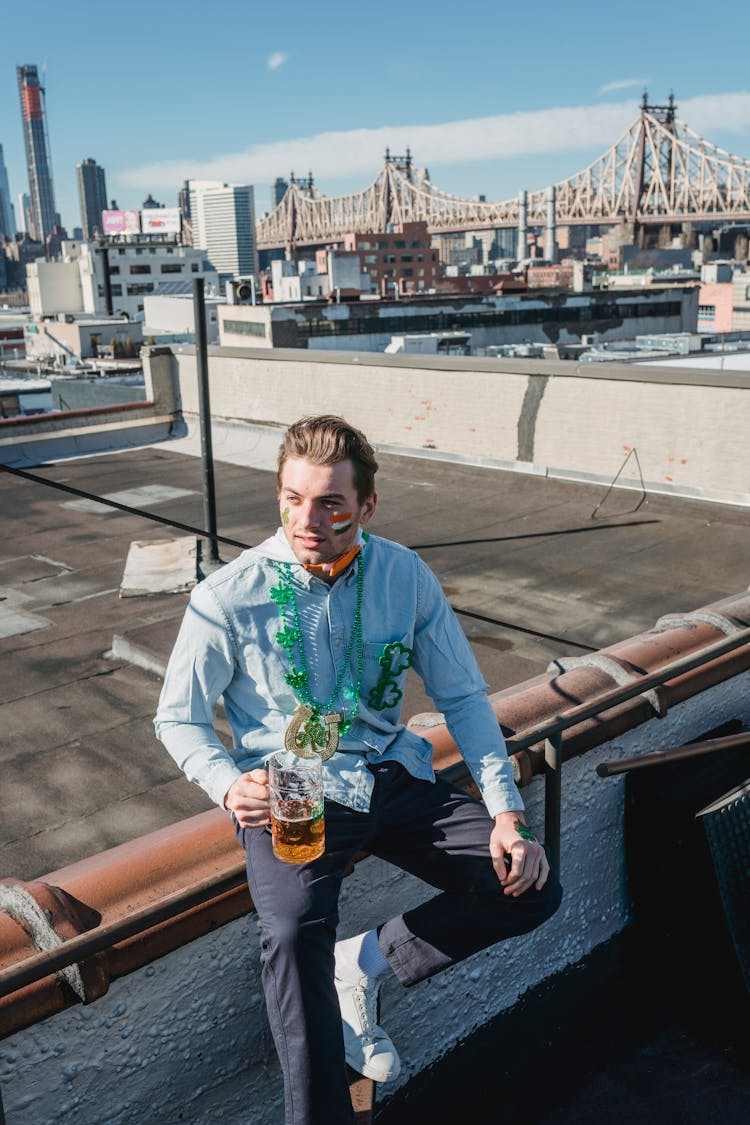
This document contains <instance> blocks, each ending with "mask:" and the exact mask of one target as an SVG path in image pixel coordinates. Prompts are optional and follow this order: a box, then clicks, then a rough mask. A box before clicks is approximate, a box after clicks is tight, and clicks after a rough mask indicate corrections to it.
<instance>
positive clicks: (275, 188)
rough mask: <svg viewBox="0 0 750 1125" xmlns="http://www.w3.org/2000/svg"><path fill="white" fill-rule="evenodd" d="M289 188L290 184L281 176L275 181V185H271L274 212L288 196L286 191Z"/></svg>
mask: <svg viewBox="0 0 750 1125" xmlns="http://www.w3.org/2000/svg"><path fill="white" fill-rule="evenodd" d="M288 187H289V184H288V183H287V181H286V180H285V179H283V178H282V177H281V176H277V177H276V179H275V180H274V181H273V183H272V185H271V210H272V211H273V209H274V207H278V205H279V204H280V203H281V201H282V199H283V198H284V196H285V195H286V189H287V188H288Z"/></svg>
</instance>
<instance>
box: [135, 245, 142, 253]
mask: <svg viewBox="0 0 750 1125" xmlns="http://www.w3.org/2000/svg"><path fill="white" fill-rule="evenodd" d="M135 252H136V254H142V253H143V250H142V248H141V247H140V246H136V248H135Z"/></svg>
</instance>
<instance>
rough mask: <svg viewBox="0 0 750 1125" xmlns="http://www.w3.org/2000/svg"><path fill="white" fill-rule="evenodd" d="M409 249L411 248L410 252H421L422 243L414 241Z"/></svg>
mask: <svg viewBox="0 0 750 1125" xmlns="http://www.w3.org/2000/svg"><path fill="white" fill-rule="evenodd" d="M411 248H412V250H421V249H422V243H421V242H420V241H419V239H418V238H415V239H414V241H413V242H412V244H411Z"/></svg>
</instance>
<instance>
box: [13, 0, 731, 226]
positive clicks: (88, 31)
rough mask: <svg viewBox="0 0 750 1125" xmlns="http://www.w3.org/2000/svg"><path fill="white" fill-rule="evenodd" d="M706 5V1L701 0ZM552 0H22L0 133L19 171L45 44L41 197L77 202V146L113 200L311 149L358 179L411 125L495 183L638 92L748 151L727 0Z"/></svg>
mask: <svg viewBox="0 0 750 1125" xmlns="http://www.w3.org/2000/svg"><path fill="white" fill-rule="evenodd" d="M717 11H719V9H717ZM720 15H721V19H720V21H719V22H717V23H716V25H714V24H712V22H711V19H710V10H709V9H707V8H706V5H705V3H704V2H701V3H698V2H696V0H684V2H683V3H682V4H680V5H660V4H657V3H654V2H653V0H650V2H649V3H645V2H643V0H631V2H630V3H629V4H627V5H620V4H607V3H606V2H602V0H599V2H596V3H595V2H593V0H568V3H566V4H561V3H559V2H557V3H552V2H549V0H536V2H535V3H527V4H519V3H517V2H513V3H510V2H507V0H494V2H493V0H472V2H471V3H467V4H462V3H456V2H453V3H448V2H446V0H430V2H426V0H411V2H410V0H400V2H394V0H378V2H377V3H376V4H361V3H356V0H348V2H345V3H344V2H341V0H327V2H326V0H319V2H318V3H315V2H314V0H306V2H300V0H287V2H285V3H276V4H266V3H263V4H261V3H257V2H255V0H245V2H244V3H239V2H237V0H224V2H219V3H215V4H210V3H206V2H205V0H202V2H201V3H197V2H196V0H180V2H174V0H156V2H154V0H149V2H148V3H147V2H145V0H130V2H129V3H128V4H127V5H122V6H114V7H112V6H107V5H105V4H102V3H101V0H99V2H97V3H94V2H93V0H75V2H74V3H73V4H65V3H60V0H54V2H51V0H33V3H30V4H26V5H20V4H14V5H13V15H12V18H6V19H5V20H4V21H3V23H4V34H3V36H2V41H1V42H0V107H2V109H1V111H0V144H2V145H3V148H4V152H5V160H6V165H7V168H8V174H9V177H10V186H11V191H12V193H13V195H14V201H15V196H17V194H18V192H19V191H21V190H22V189H23V190H27V186H26V171H25V158H24V153H23V138H22V133H21V124H20V111H19V106H18V94H17V90H16V73H15V68H16V65H17V64H19V63H36V64H37V65H38V66H39V67H40V68H41V67H42V66H43V64H44V63H45V60H46V87H47V113H48V128H49V134H50V144H51V152H52V165H53V173H54V180H55V191H56V198H57V205H58V209H59V210H60V212H61V214H62V218H63V222H64V223H65V224H66V225H67V226H68V227H69V229H70V228H72V227H73V226H74V225H77V224H78V223H79V222H80V217H79V212H78V201H77V194H76V181H75V165H76V164H77V163H78V162H80V161H81V160H82V159H83V158H84V157H87V156H92V157H93V158H94V159H95V160H97V161H98V162H99V163H100V164H102V165H103V166H104V168H105V169H106V173H107V190H108V194H109V196H110V197H114V198H116V199H117V202H118V204H119V205H120V206H121V207H137V206H139V205H140V203H141V202H142V201H143V199H144V198H145V196H146V195H147V193H148V192H149V191H151V192H152V193H153V195H154V196H155V197H156V198H157V199H158V200H159V201H160V202H163V203H166V204H167V205H174V204H175V203H176V194H177V190H178V189H179V187H180V185H181V182H182V180H183V179H184V178H186V177H187V176H189V175H195V176H199V177H200V176H203V177H207V178H208V177H210V178H223V179H227V180H231V181H236V182H245V183H246V182H251V183H254V184H255V187H256V209H257V211H258V214H262V212H263V211H264V210H266V209H268V206H269V189H270V183H271V181H272V180H273V178H274V177H275V176H276V175H282V176H284V177H286V176H287V175H288V173H289V171H290V170H291V169H293V170H294V171H295V172H296V173H297V174H298V175H303V174H307V172H308V171H309V170H312V172H313V173H314V175H315V179H316V183H317V185H318V187H319V189H320V190H321V191H323V192H324V193H325V194H337V193H339V192H346V191H353V190H360V189H362V188H364V187H366V186H367V185H368V184H369V183H370V182H371V181H372V179H374V177H375V175H376V174H377V173H378V171H379V170H380V167H381V165H382V159H383V152H384V149H385V146H386V144H389V145H390V147H391V150H392V151H393V152H400V151H403V149H404V148H405V146H406V144H410V145H411V148H412V151H413V154H414V158H415V162H416V164H417V165H418V166H424V165H426V166H427V167H428V168H429V171H430V175H431V178H432V180H433V182H434V183H436V184H437V185H438V186H440V187H441V188H444V189H445V190H446V191H450V192H453V193H455V194H457V195H462V196H466V197H470V196H472V195H475V194H477V193H481V194H484V195H485V196H486V197H487V198H488V199H506V198H509V197H510V196H513V195H515V194H516V193H517V192H518V191H519V190H520V189H521V188H523V187H525V188H528V189H529V190H534V189H536V188H541V187H545V186H546V185H547V184H550V183H553V182H556V181H558V180H560V179H563V178H565V177H567V176H569V175H572V174H573V173H575V172H577V171H578V170H579V169H581V168H583V167H585V166H586V165H587V164H588V163H590V162H591V161H592V160H594V159H595V158H596V157H597V156H598V155H599V154H600V153H601V152H602V151H604V150H605V149H606V148H607V147H609V145H610V144H611V143H613V142H614V141H615V140H616V139H617V136H618V135H619V134H620V133H621V132H622V131H623V130H624V129H625V128H626V127H627V125H628V124H629V123H630V121H631V120H632V119H633V118H634V117H635V116H636V113H637V106H638V103H639V101H640V97H641V94H642V92H643V89H644V85H645V86H647V87H648V90H649V93H650V96H651V99H652V101H657V102H662V101H665V100H666V98H667V95H668V94H669V91H670V90H673V91H674V93H675V97H676V100H677V104H678V112H679V113H680V116H682V117H683V118H684V119H685V120H686V121H687V122H688V124H690V125H691V126H692V127H693V128H694V129H696V130H697V131H698V132H699V133H701V134H702V135H704V136H705V137H706V138H707V139H708V140H711V141H713V142H714V143H715V144H719V145H721V146H722V147H724V148H727V149H729V150H730V151H731V152H735V153H737V154H738V155H741V156H745V157H750V77H748V75H747V43H748V30H749V29H750V17H749V16H748V14H747V8H746V5H744V4H740V3H739V2H738V0H725V3H723V4H722V5H721V8H720Z"/></svg>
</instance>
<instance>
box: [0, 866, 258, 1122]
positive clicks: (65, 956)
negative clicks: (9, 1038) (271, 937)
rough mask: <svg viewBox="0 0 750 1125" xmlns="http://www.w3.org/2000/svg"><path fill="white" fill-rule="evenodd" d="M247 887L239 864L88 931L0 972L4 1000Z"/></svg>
mask: <svg viewBox="0 0 750 1125" xmlns="http://www.w3.org/2000/svg"><path fill="white" fill-rule="evenodd" d="M244 884H245V866H244V863H242V862H239V863H238V864H237V870H236V871H231V872H230V873H229V874H224V875H221V876H219V877H218V878H217V876H216V875H209V876H208V877H207V878H205V879H201V881H200V882H199V883H194V884H193V886H192V887H188V889H187V890H184V891H176V892H175V893H174V894H171V895H167V896H166V897H165V898H163V899H161V901H160V902H158V903H157V904H155V905H154V904H153V903H150V904H149V905H148V906H143V907H141V909H140V910H134V911H133V912H132V914H128V915H127V917H126V918H120V919H118V920H117V921H115V922H109V923H106V924H105V925H103V926H98V927H97V928H96V929H94V930H87V931H86V933H84V934H79V936H78V937H74V938H70V939H69V940H68V941H65V942H63V943H62V944H61V945H59V946H57V948H56V949H54V950H42V951H41V952H40V953H35V954H34V956H33V957H27V958H26V960H24V961H22V962H21V963H20V965H19V964H16V965H12V966H11V967H10V968H9V969H2V970H0V998H1V997H3V996H9V995H10V993H11V992H17V991H18V989H20V988H25V987H26V986H27V985H29V984H34V983H35V981H38V980H41V979H42V978H43V977H47V976H50V975H51V974H52V973H55V972H57V971H58V970H59V969H64V968H66V967H67V966H68V965H73V964H74V963H75V962H76V961H81V960H83V959H84V958H86V957H91V956H93V955H94V954H95V953H99V952H100V951H101V950H102V949H107V948H109V946H111V945H114V944H115V943H116V942H118V941H124V940H125V938H129V937H133V935H134V934H139V933H142V932H143V931H144V930H148V929H150V928H151V926H156V925H158V923H159V922H164V921H166V920H167V919H168V918H174V917H175V916H176V915H178V914H182V913H183V912H184V911H186V910H191V909H192V908H193V907H195V906H200V905H202V904H203V903H204V902H208V901H209V900H210V899H212V898H218V897H219V896H220V895H223V894H226V893H227V892H229V891H234V890H236V889H237V888H238V887H242V886H244ZM0 1125H1V1123H0Z"/></svg>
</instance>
